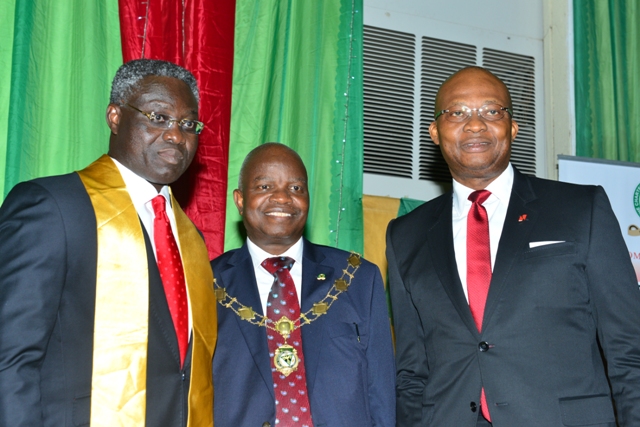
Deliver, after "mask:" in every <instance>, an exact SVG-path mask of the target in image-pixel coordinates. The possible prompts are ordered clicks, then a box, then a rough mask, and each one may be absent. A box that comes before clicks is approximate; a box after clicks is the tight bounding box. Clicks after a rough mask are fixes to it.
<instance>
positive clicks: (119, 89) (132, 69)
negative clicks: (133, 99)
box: [109, 59, 200, 105]
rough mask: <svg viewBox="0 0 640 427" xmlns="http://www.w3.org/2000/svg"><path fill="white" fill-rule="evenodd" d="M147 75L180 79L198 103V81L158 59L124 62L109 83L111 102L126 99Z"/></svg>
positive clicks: (119, 101) (184, 71) (191, 75)
mask: <svg viewBox="0 0 640 427" xmlns="http://www.w3.org/2000/svg"><path fill="white" fill-rule="evenodd" d="M147 76H163V77H173V78H176V79H179V80H182V81H183V82H185V83H186V84H187V86H189V89H191V92H192V93H193V96H194V97H195V98H196V102H198V103H200V92H199V90H198V82H197V81H196V78H195V77H194V76H193V74H191V72H190V71H189V70H187V69H185V68H182V67H181V66H179V65H176V64H174V63H173V62H169V61H161V60H158V59H134V60H133V61H129V62H126V63H124V64H123V65H122V66H121V67H120V68H118V71H116V75H115V77H114V78H113V82H112V83H111V97H110V98H109V102H110V103H111V104H118V105H119V104H120V103H122V102H123V101H126V100H127V98H129V97H130V96H131V95H132V94H133V92H135V90H136V89H137V88H138V86H139V84H140V81H141V80H142V79H144V78H145V77H147Z"/></svg>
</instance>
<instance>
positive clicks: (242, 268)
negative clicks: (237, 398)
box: [218, 244, 273, 396]
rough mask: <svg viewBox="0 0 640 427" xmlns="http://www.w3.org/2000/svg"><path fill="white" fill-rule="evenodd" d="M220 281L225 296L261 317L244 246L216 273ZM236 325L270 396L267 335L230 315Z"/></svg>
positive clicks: (270, 378)
mask: <svg viewBox="0 0 640 427" xmlns="http://www.w3.org/2000/svg"><path fill="white" fill-rule="evenodd" d="M218 274H219V276H220V281H221V282H222V283H224V286H225V287H226V290H227V293H228V294H229V295H231V296H232V297H235V298H237V299H238V301H240V302H241V303H242V304H244V305H245V306H247V307H251V308H252V309H253V311H255V312H256V313H260V314H263V313H262V303H261V302H260V294H259V293H258V285H257V284H256V277H255V274H254V272H253V263H252V262H251V255H250V254H249V250H248V249H247V246H246V244H245V245H243V246H242V248H240V249H239V250H238V251H236V253H235V254H234V255H233V256H232V257H231V258H230V259H229V261H228V263H227V265H226V266H225V268H221V269H220V271H219V273H218ZM231 314H232V315H233V317H234V319H235V321H236V322H237V325H238V329H239V330H240V332H241V333H242V336H243V338H244V340H245V342H246V344H247V347H249V351H250V353H251V356H252V357H253V361H254V363H255V364H256V366H257V367H258V370H259V371H260V374H261V375H262V378H263V379H264V382H265V384H266V386H267V388H268V389H269V391H270V393H271V395H272V396H273V376H272V374H271V358H270V357H269V346H268V344H267V333H266V329H265V328H263V327H258V326H256V325H252V324H251V323H249V322H247V321H245V320H242V319H241V318H240V317H239V316H237V315H235V314H233V313H231Z"/></svg>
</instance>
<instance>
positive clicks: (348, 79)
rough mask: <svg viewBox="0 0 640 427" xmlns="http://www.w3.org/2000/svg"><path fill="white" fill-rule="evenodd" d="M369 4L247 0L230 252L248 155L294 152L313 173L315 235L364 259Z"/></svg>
mask: <svg viewBox="0 0 640 427" xmlns="http://www.w3.org/2000/svg"><path fill="white" fill-rule="evenodd" d="M362 25H363V24H362V0H355V1H353V0H323V1H312V2H309V1H299V0H289V1H283V0H238V1H237V3H236V32H235V59H234V72H233V95H232V110H231V136H230V147H229V175H228V176H229V191H228V197H227V223H226V234H225V249H226V250H228V249H233V248H237V247H239V246H240V245H241V244H242V242H243V237H242V233H241V227H240V222H241V219H240V216H239V215H238V212H237V210H236V208H235V205H234V204H233V198H232V192H233V189H234V188H236V187H237V182H238V172H239V170H240V165H241V163H242V160H243V159H244V157H245V155H246V154H247V153H248V152H249V151H250V150H251V149H252V148H254V147H256V146H258V145H260V144H262V143H265V142H269V141H276V142H281V143H283V144H286V145H288V146H290V147H291V148H293V149H294V150H296V151H297V152H298V153H299V154H300V156H301V157H302V159H303V161H304V162H305V165H306V166H307V170H308V173H309V191H310V194H311V207H310V212H309V220H308V223H307V229H306V236H307V237H308V238H309V239H310V240H311V241H313V242H315V243H319V244H325V245H330V246H334V247H340V248H343V249H348V250H355V251H359V252H362V250H363V237H362V236H363V222H362V156H363V137H362V132H363V131H362V30H363V26H362Z"/></svg>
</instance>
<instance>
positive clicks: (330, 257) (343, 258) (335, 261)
mask: <svg viewBox="0 0 640 427" xmlns="http://www.w3.org/2000/svg"><path fill="white" fill-rule="evenodd" d="M304 243H305V245H313V246H314V247H315V248H316V250H319V251H320V252H322V253H323V254H324V256H325V257H326V259H325V261H324V262H325V263H329V264H331V265H333V266H335V267H336V268H340V269H342V268H345V267H346V265H347V260H348V259H349V257H350V256H351V252H349V251H345V250H343V249H338V248H334V247H332V246H325V245H318V244H315V243H311V242H309V241H308V240H305V242H304ZM360 260H361V261H362V264H361V268H362V267H367V268H368V267H370V266H372V265H373V264H372V263H371V262H369V261H367V260H366V259H364V258H363V257H362V256H360Z"/></svg>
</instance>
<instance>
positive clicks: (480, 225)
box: [467, 190, 491, 422]
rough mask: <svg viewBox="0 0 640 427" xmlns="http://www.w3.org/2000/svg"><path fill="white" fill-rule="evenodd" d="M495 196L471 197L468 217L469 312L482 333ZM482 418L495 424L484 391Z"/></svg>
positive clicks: (478, 194) (476, 194)
mask: <svg viewBox="0 0 640 427" xmlns="http://www.w3.org/2000/svg"><path fill="white" fill-rule="evenodd" d="M490 195H491V193H490V192H489V191H487V190H478V191H474V192H473V193H471V194H470V195H469V200H471V209H470V210H469V215H468V216H467V293H468V295H469V308H470V309H471V315H472V316H473V320H474V321H475V323H476V327H477V328H478V331H479V332H482V318H483V317H484V306H485V304H486V302H487V294H488V293H489V284H490V283H491V249H490V246H489V219H488V217H487V210H486V209H485V208H484V206H482V204H483V203H484V202H485V201H486V200H487V198H488V197H489V196H490ZM480 408H481V410H482V415H483V416H484V417H485V418H486V419H487V421H489V422H491V417H490V415H489V408H488V406H487V398H486V396H485V394H484V388H482V391H481V393H480Z"/></svg>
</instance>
